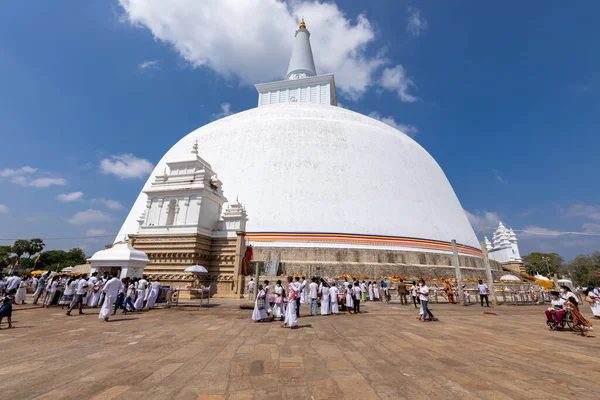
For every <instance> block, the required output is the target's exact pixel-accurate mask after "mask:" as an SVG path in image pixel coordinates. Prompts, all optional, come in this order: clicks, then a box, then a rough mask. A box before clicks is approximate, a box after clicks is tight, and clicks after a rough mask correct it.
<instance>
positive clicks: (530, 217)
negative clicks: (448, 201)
mask: <svg viewBox="0 0 600 400" xmlns="http://www.w3.org/2000/svg"><path fill="white" fill-rule="evenodd" d="M228 3H230V2H227V1H216V0H206V1H205V2H202V1H191V0H189V1H184V0H180V1H172V2H169V1H163V0H160V1H159V0H147V1H141V0H119V1H117V0H111V1H103V0H102V1H101V0H97V1H96V0H95V1H91V0H90V1H85V2H82V1H75V0H65V1H62V2H60V7H57V6H56V3H55V2H49V1H44V0H37V1H36V0H29V1H27V2H3V3H2V4H1V5H0V60H1V62H0V80H1V81H0V82H1V87H2V90H0V135H1V139H2V144H3V146H2V149H3V151H2V160H1V161H0V193H1V194H0V244H10V240H7V239H12V238H30V237H42V238H57V237H66V238H76V239H65V240H47V245H48V248H70V247H74V246H82V247H83V248H84V249H85V250H86V252H87V253H88V254H91V253H92V252H93V251H95V250H97V249H99V248H102V247H103V245H104V244H106V243H109V242H111V239H112V238H111V237H110V235H113V234H116V232H117V231H118V228H119V227H120V225H121V224H122V222H123V220H124V218H125V216H126V214H127V212H128V209H129V207H130V206H131V205H132V204H133V201H134V199H135V197H136V196H137V194H138V192H139V190H140V189H141V187H142V185H143V183H144V180H145V178H146V177H147V176H148V174H149V172H150V166H151V164H153V163H156V162H157V161H158V160H159V159H160V157H161V156H162V155H163V154H164V152H165V151H166V150H167V149H168V148H170V147H171V145H173V144H174V143H175V142H176V141H177V140H178V139H179V138H181V137H182V136H183V135H185V134H187V133H188V132H190V131H192V130H194V129H196V128H197V127H199V126H202V125H204V124H206V123H208V122H210V121H212V120H214V119H216V118H218V117H220V116H222V115H225V114H228V113H229V112H238V111H242V110H245V109H248V108H251V107H254V106H255V105H256V99H257V96H256V92H255V90H254V88H253V87H252V85H251V84H252V83H258V82H259V81H266V80H269V79H270V78H272V79H274V80H275V79H280V78H282V77H283V75H284V74H285V72H286V71H285V67H286V63H287V60H288V57H289V54H290V51H291V47H290V43H291V41H292V40H293V34H294V30H295V28H296V27H295V21H296V19H297V17H298V16H300V15H304V16H305V17H306V22H307V25H308V28H309V29H310V30H311V32H312V39H313V48H314V50H315V62H316V65H317V69H318V70H319V72H334V73H336V82H337V83H338V96H339V101H340V102H341V103H342V104H343V106H344V107H346V108H350V109H352V110H354V111H358V112H361V113H363V114H367V115H369V114H371V115H374V116H376V117H378V118H380V119H383V120H384V121H385V122H388V123H390V124H392V125H396V126H400V127H402V128H404V129H405V130H408V131H410V133H411V134H412V135H414V137H415V140H417V141H418V142H419V143H420V144H421V145H422V146H424V147H425V149H427V150H428V151H429V152H430V153H431V155H432V156H433V157H434V158H435V159H436V160H437V161H438V163H439V164H440V165H441V166H442V168H443V169H444V171H445V173H446V175H447V176H448V178H449V180H450V182H451V183H452V185H453V187H454V189H455V191H456V193H457V195H458V197H459V199H460V201H461V203H462V205H463V207H464V208H465V209H466V210H467V211H468V212H469V213H470V214H471V216H470V218H471V220H472V223H473V224H474V225H475V226H476V230H478V229H479V227H481V225H486V226H487V228H486V232H487V233H488V236H490V238H491V228H490V226H492V225H495V224H497V221H498V220H499V219H500V220H502V221H503V222H505V224H506V225H508V226H509V227H512V228H514V229H526V230H527V231H528V232H538V233H544V234H553V233H556V232H561V231H576V232H600V201H599V200H598V199H599V198H600V187H599V185H598V184H597V182H598V178H597V174H598V171H599V170H600V160H599V158H598V156H597V153H598V152H597V149H598V148H599V147H600V136H599V135H598V134H597V130H598V126H600V113H599V112H598V111H599V101H600V100H598V96H595V94H596V93H597V91H598V89H599V88H600V72H599V71H600V70H599V69H598V67H597V66H598V64H599V63H600V51H599V45H598V41H597V38H598V35H599V33H600V32H599V29H600V28H599V27H598V24H597V21H596V18H595V16H596V15H598V13H599V12H600V4H598V3H596V2H584V3H578V4H576V5H569V6H567V5H565V3H564V2H558V1H550V2H544V3H541V2H524V3H520V4H519V7H518V8H516V7H515V4H512V5H510V4H507V3H492V2H479V1H465V2H444V1H428V2H419V1H410V2H407V1H406V2H405V1H384V0H372V1H370V2H368V4H367V3H366V2H364V1H358V0H356V1H341V0H340V1H338V2H336V3H329V4H318V3H308V2H302V1H299V0H297V1H290V2H288V3H287V4H283V3H278V2H275V0H248V1H247V2H244V3H243V4H244V5H240V3H239V2H237V3H236V2H233V3H236V5H235V7H234V6H232V5H229V4H228ZM325 19H327V21H325ZM311 24H312V25H311ZM324 37H326V38H330V39H331V43H329V44H327V43H325V42H324V41H323V38H324ZM319 41H322V42H319ZM375 113H376V114H375ZM121 165H129V169H123V168H120V166H121ZM34 170H35V171H34ZM79 192H81V194H79ZM60 195H63V196H60ZM103 235H107V237H99V238H97V237H95V236H103ZM518 235H519V238H520V242H519V244H520V248H521V253H522V254H526V253H528V252H530V251H557V252H559V253H560V254H562V255H563V257H565V258H566V259H570V258H572V257H573V256H575V255H577V254H579V253H585V252H591V251H593V250H598V249H600V236H582V235H561V236H545V235H534V234H532V233H520V234H518ZM86 236H93V237H92V238H85V237H86ZM2 239H6V240H2Z"/></svg>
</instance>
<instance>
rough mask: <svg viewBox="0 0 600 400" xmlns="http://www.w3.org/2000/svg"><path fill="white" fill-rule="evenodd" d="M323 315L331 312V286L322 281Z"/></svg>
mask: <svg viewBox="0 0 600 400" xmlns="http://www.w3.org/2000/svg"><path fill="white" fill-rule="evenodd" d="M321 285H322V286H321V290H320V292H321V315H327V314H329V287H328V286H327V285H324V284H323V283H322V282H321Z"/></svg>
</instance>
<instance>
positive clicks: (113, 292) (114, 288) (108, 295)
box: [98, 273, 121, 322]
mask: <svg viewBox="0 0 600 400" xmlns="http://www.w3.org/2000/svg"><path fill="white" fill-rule="evenodd" d="M119 289H121V280H120V279H119V278H117V273H114V274H113V276H112V278H111V279H109V280H108V282H106V285H104V287H103V288H102V291H103V292H104V303H102V308H101V309H100V315H99V316H98V318H99V319H103V320H104V321H106V322H108V318H109V317H110V314H112V312H113V306H114V304H115V300H116V299H117V294H118V293H119Z"/></svg>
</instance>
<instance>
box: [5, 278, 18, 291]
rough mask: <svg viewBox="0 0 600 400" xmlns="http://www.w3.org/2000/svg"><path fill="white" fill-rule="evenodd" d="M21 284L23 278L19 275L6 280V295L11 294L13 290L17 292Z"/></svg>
mask: <svg viewBox="0 0 600 400" xmlns="http://www.w3.org/2000/svg"><path fill="white" fill-rule="evenodd" d="M20 284H21V278H19V276H18V275H13V276H11V277H10V278H8V279H7V280H6V289H5V290H6V293H10V292H12V291H13V290H14V291H15V292H16V291H17V289H19V285H20Z"/></svg>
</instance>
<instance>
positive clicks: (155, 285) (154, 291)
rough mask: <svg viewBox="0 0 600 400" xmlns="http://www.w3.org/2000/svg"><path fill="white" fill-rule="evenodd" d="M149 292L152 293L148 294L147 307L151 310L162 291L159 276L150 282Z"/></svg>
mask: <svg viewBox="0 0 600 400" xmlns="http://www.w3.org/2000/svg"><path fill="white" fill-rule="evenodd" d="M148 292H149V293H150V294H149V295H148V301H147V302H146V308H147V309H148V310H151V309H153V308H154V305H155V304H156V299H157V298H158V294H159V293H160V281H159V280H158V278H156V279H155V280H154V282H152V283H151V284H150V289H149V290H148Z"/></svg>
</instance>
